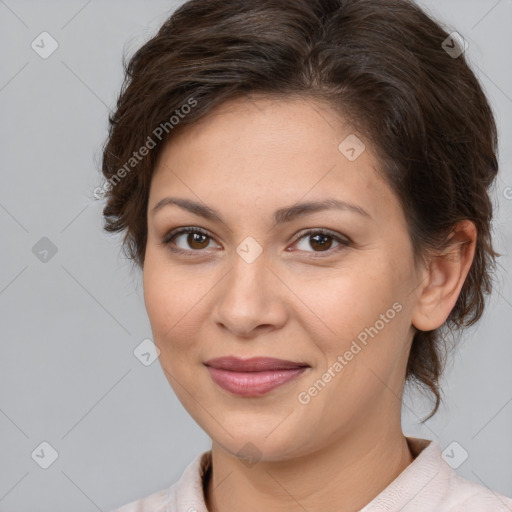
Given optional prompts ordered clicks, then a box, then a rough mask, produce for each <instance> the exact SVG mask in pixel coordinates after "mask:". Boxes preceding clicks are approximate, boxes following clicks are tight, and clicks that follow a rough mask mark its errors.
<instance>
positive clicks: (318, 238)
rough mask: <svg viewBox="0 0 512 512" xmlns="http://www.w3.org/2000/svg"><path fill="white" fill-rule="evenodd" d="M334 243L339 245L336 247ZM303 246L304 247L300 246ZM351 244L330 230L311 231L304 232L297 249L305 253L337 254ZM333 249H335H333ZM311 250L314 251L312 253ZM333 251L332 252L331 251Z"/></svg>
mask: <svg viewBox="0 0 512 512" xmlns="http://www.w3.org/2000/svg"><path fill="white" fill-rule="evenodd" d="M333 242H334V243H335V244H337V245H334V248H333ZM300 244H302V246H301V245H300ZM349 244H350V242H349V241H348V240H345V239H343V238H342V237H341V236H340V235H338V234H337V233H335V232H332V231H330V230H319V229H316V230H309V231H306V232H303V233H302V234H301V236H300V237H299V239H298V242H297V243H296V245H297V248H298V249H299V250H301V251H305V252H330V253H331V252H336V251H337V250H338V249H342V248H343V247H346V246H348V245H349ZM332 248H333V249H332ZM310 249H313V250H312V251H311V250H310ZM331 249H332V251H331Z"/></svg>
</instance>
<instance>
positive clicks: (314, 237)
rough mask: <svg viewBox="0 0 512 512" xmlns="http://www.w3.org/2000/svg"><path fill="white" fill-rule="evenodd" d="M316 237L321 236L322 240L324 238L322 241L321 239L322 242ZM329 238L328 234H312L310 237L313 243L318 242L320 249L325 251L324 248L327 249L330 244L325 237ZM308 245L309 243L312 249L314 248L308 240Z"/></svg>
mask: <svg viewBox="0 0 512 512" xmlns="http://www.w3.org/2000/svg"><path fill="white" fill-rule="evenodd" d="M318 238H321V239H322V238H323V240H324V241H323V242H318ZM329 238H330V237H329V236H326V235H314V236H313V237H312V239H313V241H314V243H318V244H320V249H321V250H324V251H325V250H327V249H329V246H330V244H329V243H328V241H326V240H327V239H329ZM310 245H311V247H312V248H313V249H315V247H314V245H313V244H312V243H311V242H310Z"/></svg>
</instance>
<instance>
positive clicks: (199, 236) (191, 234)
mask: <svg viewBox="0 0 512 512" xmlns="http://www.w3.org/2000/svg"><path fill="white" fill-rule="evenodd" d="M190 237H192V242H191V241H190ZM188 238H189V240H188V242H189V245H190V246H191V247H194V244H196V243H198V244H199V248H200V249H201V248H202V247H201V241H198V240H197V238H203V239H205V238H206V235H202V234H201V233H190V234H189V236H188ZM202 243H204V240H203V241H202Z"/></svg>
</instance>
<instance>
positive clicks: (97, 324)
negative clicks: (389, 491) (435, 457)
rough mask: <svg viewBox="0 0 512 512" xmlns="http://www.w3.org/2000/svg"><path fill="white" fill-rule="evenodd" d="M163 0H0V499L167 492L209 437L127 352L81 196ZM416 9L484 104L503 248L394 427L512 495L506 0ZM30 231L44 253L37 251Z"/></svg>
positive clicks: (127, 497)
mask: <svg viewBox="0 0 512 512" xmlns="http://www.w3.org/2000/svg"><path fill="white" fill-rule="evenodd" d="M179 3H181V2H179ZM176 5H177V3H173V2H169V1H156V0H154V1H150V2H142V1H137V2H135V1H127V0H123V1H120V0H109V1H103V2H100V1H99V0H92V1H89V2H87V1H78V2H77V1H66V2H65V1H44V2H43V1H37V2H36V1H23V0H17V1H15V0H5V1H2V0H0V38H1V47H2V48H3V52H2V61H1V62H2V63H1V67H0V109H1V118H0V141H1V142H0V144H1V151H0V162H1V172H2V187H1V189H0V222H1V226H2V253H3V256H2V265H1V267H0V307H1V309H2V323H1V335H2V341H1V357H0V431H1V437H0V460H1V461H2V462H1V465H0V512H4V511H9V512H21V511H25V512H26V511H35V510H37V511H38V512H50V511H52V512H58V511H69V510H73V511H74V512H85V511H95V510H103V511H108V510H110V509H112V508H114V507H117V506H120V505H122V504H124V503H128V502H130V501H132V500H134V499H137V498H140V497H143V496H146V495H148V494H150V493H152V492H155V491H157V490H160V489H163V488H165V487H168V486H169V485H170V484H171V483H173V482H174V481H175V480H176V479H178V478H179V476H180V475H181V473H182V471H183V469H184V468H185V467H186V465H187V464H188V463H189V462H190V461H191V460H192V458H193V457H194V456H195V455H196V454H198V453H199V452H201V451H203V450H206V449H208V448H209V446H210V444H209V438H208V437H207V436H206V434H204V432H202V431H201V430H200V429H199V427H198V426H197V425H196V424H195V423H194V422H193V421H192V420H191V419H190V418H189V416H188V414H187V412H186V411H185V410H184V409H183V407H182V406H181V404H180V403H179V402H178V400H177V399H176V397H175V396H174V394H173V392H172V390H171V388H170V386H169V385H168V383H167V380H166V379H165V377H164V375H163V372H162V370H161V368H160V366H159V364H158V361H156V362H155V363H154V364H152V365H150V366H144V365H143V364H142V363H141V362H140V361H139V360H138V359H137V358H136V357H135V356H134V354H133V350H134V349H135V348H136V347H137V346H138V345H139V344H140V343H141V341H142V340H143V339H145V338H151V330H150V326H149V322H148V320H147V317H146V312H145V309H144V302H143V298H142V287H141V279H140V276H139V275H138V274H137V273H136V272H132V271H131V270H130V268H131V267H130V264H129V263H128V262H127V261H126V260H125V259H124V258H123V257H122V255H121V253H120V250H119V248H120V240H121V239H120V237H119V236H111V235H110V236H109V235H106V234H104V233H103V232H102V229H101V203H99V202H97V201H95V200H94V199H93V197H92V191H93V189H94V188H95V187H96V186H97V185H98V184H100V175H99V163H100V154H101V145H102V143H103V141H104V139H105V136H106V128H107V115H108V108H109V107H113V106H114V101H115V99H116V96H117V93H118V90H119V87H120V85H121V80H122V67H121V57H122V54H123V52H125V53H127V54H128V55H131V54H132V53H133V51H134V50H135V49H136V48H138V47H139V46H140V45H141V44H142V43H143V42H145V41H146V40H147V39H149V38H150V37H151V36H152V35H154V34H155V31H156V30H157V28H158V27H159V26H160V24H161V23H162V22H163V21H164V20H165V19H166V18H167V16H168V15H169V14H170V12H171V11H172V10H174V8H175V6H176ZM421 5H422V6H424V7H425V8H427V9H428V10H430V11H431V12H432V13H434V14H435V15H437V16H438V17H439V18H440V19H442V20H443V21H444V22H446V23H448V24H449V26H451V27H453V29H454V30H455V29H456V30H458V31H459V32H460V33H461V34H462V35H463V36H464V37H465V38H466V39H467V41H468V43H469V47H468V50H467V52H466V53H467V55H468V57H469V59H470V62H471V63H472V65H473V68H474V69H475V71H476V72H477V74H478V76H479V78H480V80H481V82H482V84H483V86H484V88H485V90H486V92H487V94H488V96H489V98H490V101H491V103H492V106H493V108H494V110H495V113H496V116H497V121H498V125H499V130H500V134H501V146H500V164H501V176H500V178H499V180H498V183H497V187H496V190H495V193H494V200H495V203H496V206H497V208H498V209H497V212H496V220H495V224H494V226H495V228H494V231H495V237H496V238H495V240H496V246H497V249H498V251H500V252H501V253H502V254H503V257H502V258H501V259H500V267H499V271H500V274H499V276H498V285H497V289H496V291H495V292H494V294H493V296H492V299H491V301H490V304H489V306H488V308H487V311H486V313H485V317H484V318H483V319H482V321H481V322H480V323H479V324H478V326H477V327H476V328H473V329H471V330H470V331H468V332H467V334H466V335H465V336H464V341H463V343H462V344H461V347H460V350H459V351H458V352H457V354H456V356H455V357H454V358H453V361H452V363H451V364H450V366H449V367H448V371H447V373H446V376H445V379H444V389H445V398H446V405H445V407H443V408H442V410H441V411H440V413H439V414H438V415H437V416H436V417H435V418H434V419H432V420H431V421H429V422H428V423H427V424H426V425H425V426H420V425H418V418H419V417H421V415H422V414H423V413H424V412H425V411H426V407H427V406H428V404H427V403H426V402H423V401H422V400H421V399H420V398H421V397H418V396H417V395H415V394H414V395H410V396H409V395H408V396H407V398H406V402H405V404H406V405H405V407H404V419H403V423H404V431H405V433H406V434H408V435H413V436H417V437H427V438H430V439H437V440H439V442H440V443H441V446H442V448H446V447H449V445H450V444H451V443H452V442H457V443H458V445H452V447H451V448H450V450H451V449H452V448H455V449H454V452H452V454H454V455H455V459H461V458H463V455H464V452H463V451H462V450H465V451H466V452H467V453H468V455H469V456H468V458H467V460H465V461H464V463H463V464H462V465H460V466H459V467H458V469H457V471H458V472H459V473H460V474H461V475H462V476H464V477H466V478H469V479H471V480H474V481H476V482H479V483H482V484H484V485H487V486H489V487H491V488H493V489H494V490H496V491H498V492H500V493H502V494H505V495H509V496H512V464H511V463H510V461H511V460H512V372H511V371H510V367H511V359H512V344H511V336H510V332H511V330H512V322H511V318H512V290H511V279H510V271H511V268H512V264H511V258H510V254H511V249H512V232H511V231H512V230H511V229H510V226H511V217H512V188H507V187H512V173H511V162H512V155H511V149H510V144H506V142H505V141H510V140H511V136H512V115H511V114H512V75H511V69H510V60H509V57H510V54H511V49H512V36H511V30H510V22H511V21H512V1H511V0H501V1H496V0H479V1H467V0H456V1H444V0H428V1H427V0H424V1H423V2H421ZM43 31H47V32H49V33H50V34H51V35H52V37H53V38H54V39H55V40H56V41H57V42H58V45H59V46H58V49H57V50H56V51H55V52H54V53H53V54H52V55H51V56H50V57H48V58H47V59H43V58H41V57H40V56H39V55H38V54H37V53H36V52H35V51H34V50H33V49H32V48H31V43H32V41H33V40H34V39H36V37H37V36H38V35H39V34H40V33H41V32H43ZM46 47H48V46H46ZM507 191H508V192H507ZM507 197H508V198H507ZM43 237H46V238H48V239H49V240H50V241H51V243H52V244H53V245H54V246H55V248H56V250H57V252H56V253H55V254H53V255H52V252H51V251H50V252H49V253H48V254H47V255H44V253H41V252H40V251H42V250H44V248H45V244H46V246H47V245H48V241H45V240H43V241H42V242H40V239H41V238H43ZM38 243H39V244H40V245H36V244H38ZM41 244H42V245H41ZM34 246H36V249H34V250H33V247H34ZM34 252H35V253H36V254H34ZM40 258H43V259H44V258H46V261H41V259H40ZM43 441H46V442H48V443H49V444H50V445H51V446H52V447H53V448H54V449H55V450H56V451H57V452H58V458H57V460H56V461H55V462H54V463H53V464H52V465H51V466H50V467H49V468H48V469H42V468H41V467H40V466H39V465H38V464H37V463H36V461H38V462H39V463H41V461H42V460H43V459H44V458H45V457H49V453H50V452H49V451H48V450H47V449H46V451H44V450H43V453H44V457H43V456H42V455H41V452H40V450H41V449H40V448H39V451H37V450H36V449H37V448H38V447H39V445H40V443H41V442H43ZM34 450H36V453H40V457H39V459H38V458H37V456H34V457H32V456H31V454H32V453H33V452H34ZM46 460H48V459H46Z"/></svg>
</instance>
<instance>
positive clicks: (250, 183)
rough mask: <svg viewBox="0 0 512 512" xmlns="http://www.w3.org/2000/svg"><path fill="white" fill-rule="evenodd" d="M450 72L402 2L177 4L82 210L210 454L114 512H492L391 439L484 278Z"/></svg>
mask: <svg viewBox="0 0 512 512" xmlns="http://www.w3.org/2000/svg"><path fill="white" fill-rule="evenodd" d="M463 53H464V42H463V41H462V40H461V38H460V36H458V35H457V34H448V33H447V32H446V31H445V30H444V29H443V28H441V27H440V26H439V25H438V24H437V23H436V22H435V21H434V20H432V19H431V18H430V17H428V16H427V15H426V14H425V13H424V12H422V11H421V10H420V9H419V8H418V7H417V6H416V5H415V4H414V3H412V2H409V1H406V0H382V1H375V0H353V1H343V0H316V1H314V0H309V1H307V0H294V1H293V2H289V1H284V0H243V1H242V0H190V1H189V2H187V3H185V4H184V5H182V6H181V7H180V8H179V9H178V10H177V11H176V12H175V13H174V14H173V15H172V16H171V17H170V18H169V19H168V20H167V21H166V22H165V23H164V25H163V26H162V27H161V29H160V30H159V32H158V33H157V34H156V36H155V37H153V38H152V39H151V40H150V41H149V42H147V43H146V44H145V45H144V46H143V47H142V48H140V49H139V50H138V51H137V52H136V54H135V55H134V56H133V58H132V59H131V60H130V62H129V64H128V66H127V69H126V81H125V84H124V86H123V89H122V91H121V94H120V97H119V100H118V104H117V110H116V112H115V113H114V114H113V115H112V116H111V118H110V123H111V127H110V133H109V138H108V140H107V143H106V145H105V148H104V154H103V174H104V176H105V178H106V182H105V184H104V186H103V188H102V189H101V193H100V194H98V195H100V196H101V195H103V194H105V195H106V200H107V202H106V206H105V209H104V215H105V222H106V223H105V228H106V229H107V230H108V231H112V232H114V231H121V230H125V231H126V235H125V248H126V250H127V254H128V255H129V256H130V257H131V258H132V259H133V261H134V262H135V263H136V264H138V265H139V266H140V268H141V269H142V272H143V283H144V298H145V304H146V309H147V312H148V316H149V319H150V322H151V327H152V331H153V337H154V341H155V344H156V346H157V348H158V350H159V358H160V364H161V366H162V369H163V371H164V373H165V375H166V377H167V379H168V381H169V383H170V385H171V386H172V387H173V389H174V391H175V392H176V394H177V396H178V398H179V400H180V401H181V403H182V404H183V405H184V407H185V408H186V409H187V410H188V412H189V413H190V414H191V416H192V417H193V418H194V419H195V421H196V422H197V423H198V424H199V425H200V426H201V427H202V428H203V429H204V431H205V432H206V433H207V434H208V435H209V436H210V437H211V439H212V449H211V450H210V451H207V452H205V453H202V454H199V455H198V456H197V457H196V459H195V460H194V461H192V463H191V464H190V465H189V467H188V468H187V469H186V471H185V473H184V474H183V476H182V478H181V479H180V480H179V481H178V482H177V483H176V484H174V485H173V486H172V487H171V488H170V489H165V490H162V491H160V492H156V493H154V494H152V495H150V496H147V497H145V498H143V499H140V500H138V501H136V502H132V503H130V504H127V505H125V506H123V507H121V508H120V509H118V510H119V511H121V512H136V511H137V512H138V511H154V512H157V511H158V512H163V511H164V510H169V511H171V510H172V511H189V512H207V511H209V512H227V511H232V510H243V511H244V512H247V511H256V510H258V511H260V510H269V511H281V510H308V511H316V510H322V511H323V512H329V511H337V512H345V511H356V510H363V511H364V512H370V511H372V512H373V511H398V510H401V511H422V512H441V511H443V512H448V511H449V512H459V511H460V512H468V511H478V512H486V511H489V512H490V511H493V512H496V511H509V510H512V500H510V499H509V498H507V497H505V496H502V495H499V494H497V493H494V492H492V491H491V490H489V489H487V488H485V487H483V486H480V485H478V484H476V483H473V482H470V481H468V480H464V479H462V478H460V477H458V476H457V475H456V473H455V472H454V470H453V469H452V468H451V467H450V465H449V464H448V463H447V462H445V460H444V459H443V457H442V454H441V450H440V447H439V445H438V444H437V443H436V442H434V441H429V440H422V439H414V438H407V437H405V436H404V434H403V432H402V429H401V421H400V411H401V397H402V393H403V387H404V383H405V381H406V380H412V381H414V382H416V383H418V384H419V385H421V386H423V387H424V388H426V389H428V390H430V391H431V393H432V396H433V398H434V407H433V410H432V414H434V413H435V411H436V409H437V407H438V405H439V401H440V391H439V378H440V375H441V370H442V366H443V360H444V356H443V355H442V354H443V352H442V350H441V349H442V344H443V339H444V337H445V336H446V333H447V331H448V330H450V329H455V328H463V327H464V326H467V325H471V324H473V323H474V322H476V321H477V320H478V319H479V318H480V316H481V315H482V312H483V308H484V296H485V295H486V294H488V293H489V292H490V290H491V271H492V269H493V265H494V259H495V257H496V255H497V254H496V253H495V252H494V250H493V247H492V242H491V238H490V222H491V219H492V206H491V202H490V199H489V195H488V189H489V187H490V186H491V184H492V183H493V180H494V179H495V177H496V173H497V167H498V166H497V160H496V145H497V136H496V127H495V121H494V118H493V115H492V112H491V109H490V107H489V104H488V102H487V99H486V97H485V95H484V93H483V92H482V89H481V87H480V85H479V83H478V81H477V79H476V78H475V76H474V74H473V72H472V71H471V70H470V68H469V67H468V65H467V64H466V62H465V60H464V54H463Z"/></svg>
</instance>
